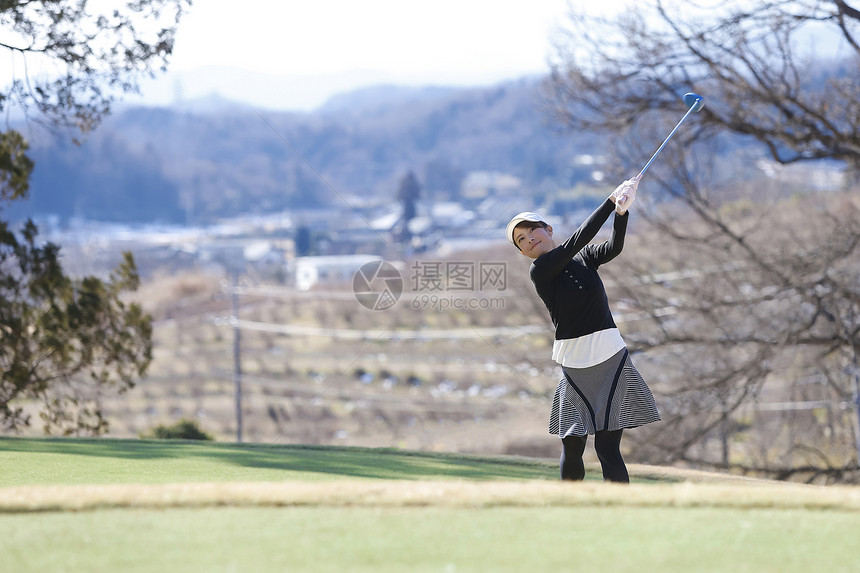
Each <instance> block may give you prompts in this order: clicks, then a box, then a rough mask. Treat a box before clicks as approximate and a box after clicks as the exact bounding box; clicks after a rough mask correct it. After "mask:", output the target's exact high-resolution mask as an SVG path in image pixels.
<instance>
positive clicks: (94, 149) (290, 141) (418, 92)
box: [12, 78, 581, 223]
mask: <svg viewBox="0 0 860 573" xmlns="http://www.w3.org/2000/svg"><path fill="white" fill-rule="evenodd" d="M577 147H581V146H579V145H571V143H570V139H569V136H561V135H559V133H557V130H555V129H553V128H552V127H551V126H550V125H549V124H548V120H547V114H546V113H545V111H544V110H543V109H542V107H541V101H540V97H539V79H537V78H525V79H522V80H518V81H514V82H508V83H504V84H500V85H497V86H492V87H488V88H468V89H465V88H463V89H461V88H402V87H397V86H380V87H376V88H369V89H365V90H358V91H357V92H353V93H350V94H343V95H340V96H337V97H335V98H332V100H331V101H330V102H328V103H327V104H326V105H324V106H323V107H322V108H321V109H320V110H318V111H316V112H313V113H296V112H273V111H258V110H255V109H252V108H250V107H248V106H244V105H242V104H235V105H231V102H228V101H226V100H219V99H217V98H205V101H201V102H198V104H197V105H195V104H194V102H188V101H186V102H182V103H181V104H179V105H177V106H176V107H125V108H121V109H118V110H117V111H115V113H114V114H113V115H112V116H110V117H108V118H107V119H106V121H105V122H104V124H103V125H102V126H100V127H99V128H98V129H97V130H96V131H95V132H94V133H92V134H90V135H89V137H88V138H87V139H86V141H85V142H84V143H83V145H81V146H74V145H72V144H70V143H68V140H67V139H65V138H63V137H56V136H50V135H47V134H44V133H39V132H35V133H34V135H32V136H31V154H32V157H33V159H34V160H35V162H36V170H35V172H34V176H33V180H32V185H31V199H30V200H29V201H27V202H26V203H25V204H21V205H15V206H14V209H13V211H12V213H13V214H14V215H16V216H32V215H37V214H38V215H45V214H53V215H56V216H59V217H60V218H62V219H65V218H69V217H85V218H89V219H96V220H105V221H120V222H150V221H164V222H183V221H185V222H189V223H205V222H208V221H211V220H214V219H218V218H222V217H229V216H236V215H237V214H241V213H264V212H268V211H273V210H288V209H291V208H303V207H313V206H323V205H326V204H332V203H334V202H337V201H339V200H341V199H340V198H341V197H345V196H360V197H365V198H373V197H379V198H385V197H391V196H393V194H394V193H395V192H396V186H397V182H398V181H399V179H400V178H401V177H403V175H404V174H405V173H406V172H408V171H410V170H412V171H414V172H415V173H416V175H417V176H418V178H419V180H420V181H421V183H422V185H423V186H424V187H425V190H426V192H427V193H428V194H430V195H434V196H437V197H442V196H444V197H446V198H452V199H456V198H457V195H458V193H459V188H458V186H459V183H460V182H461V181H462V179H463V177H465V175H466V174H468V173H469V172H472V171H499V172H506V173H511V174H513V175H515V176H517V177H520V178H521V179H522V180H523V181H524V184H525V185H526V186H529V187H534V188H537V187H538V186H540V185H541V184H542V183H544V182H546V181H551V182H552V183H553V184H554V185H565V184H570V174H569V173H566V170H567V169H568V168H569V165H570V162H571V159H572V157H573V154H574V153H575V150H576V148H577Z"/></svg>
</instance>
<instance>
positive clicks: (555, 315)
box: [529, 198, 629, 340]
mask: <svg viewBox="0 0 860 573" xmlns="http://www.w3.org/2000/svg"><path fill="white" fill-rule="evenodd" d="M614 209H615V204H614V203H613V202H612V201H611V200H610V199H608V198H607V199H606V200H605V201H604V202H603V204H602V205H600V207H598V208H597V209H596V210H595V211H594V212H593V213H592V214H591V215H589V217H588V219H586V220H585V222H583V223H582V225H580V227H579V228H578V229H577V230H576V231H575V232H574V233H573V234H572V235H571V236H570V238H568V239H567V240H566V241H565V242H564V243H562V244H561V245H559V246H557V247H556V248H554V249H553V250H551V251H549V252H548V253H544V254H543V255H541V256H539V257H538V258H537V259H535V260H534V261H533V262H532V265H531V268H530V269H529V276H530V277H531V280H532V282H533V283H534V285H535V290H536V291H537V294H538V296H540V298H541V300H543V302H544V304H545V305H546V308H547V310H549V313H550V316H551V318H552V323H553V325H554V326H555V339H556V340H563V339H569V338H577V337H580V336H585V335H588V334H593V333H595V332H598V331H600V330H605V329H608V328H617V327H616V325H615V320H614V319H613V318H612V313H611V312H610V310H609V301H608V300H607V297H606V289H605V288H604V286H603V281H602V280H600V276H599V275H598V274H597V268H598V267H599V266H600V265H602V264H604V263H607V262H609V261H611V260H612V259H614V258H615V257H616V256H618V254H619V253H620V252H621V249H622V248H623V247H624V235H625V233H626V232H627V220H628V218H629V217H628V215H627V213H625V214H624V215H618V214H616V215H615V220H614V222H613V227H612V236H611V237H610V238H609V240H607V241H605V242H603V243H601V244H597V245H590V244H589V242H590V241H591V240H592V239H594V237H595V235H597V232H598V231H599V230H600V228H601V227H602V226H603V223H605V222H606V220H607V219H608V218H609V215H610V214H611V213H612V212H613V211H614Z"/></svg>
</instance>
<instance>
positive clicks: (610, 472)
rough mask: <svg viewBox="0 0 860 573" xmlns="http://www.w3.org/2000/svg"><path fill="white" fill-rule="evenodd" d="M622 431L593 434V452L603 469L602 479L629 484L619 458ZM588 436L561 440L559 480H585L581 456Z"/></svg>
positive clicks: (622, 462)
mask: <svg viewBox="0 0 860 573" xmlns="http://www.w3.org/2000/svg"><path fill="white" fill-rule="evenodd" d="M622 432H624V430H613V431H611V432H610V431H606V430H604V431H601V432H597V433H596V434H594V450H595V451H596V452H597V458H598V459H599V460H600V466H601V467H602V468H603V479H605V480H606V481H615V482H622V483H629V482H630V476H629V475H627V466H626V465H624V458H622V457H621V434H622ZM587 441H588V436H567V437H566V438H562V439H561V445H562V450H561V459H560V460H559V466H560V467H561V479H564V480H582V479H585V464H583V463H582V454H583V452H585V443H586V442H587Z"/></svg>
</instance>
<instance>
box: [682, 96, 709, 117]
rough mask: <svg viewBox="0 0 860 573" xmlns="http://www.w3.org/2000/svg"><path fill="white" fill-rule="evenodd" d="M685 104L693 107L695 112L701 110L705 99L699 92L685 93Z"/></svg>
mask: <svg viewBox="0 0 860 573" xmlns="http://www.w3.org/2000/svg"><path fill="white" fill-rule="evenodd" d="M684 105H686V106H687V107H689V108H692V109H693V111H694V112H697V111H699V110H700V109H702V108H703V107H704V106H705V100H703V99H702V96H700V95H699V94H694V93H692V92H690V93H686V94H684Z"/></svg>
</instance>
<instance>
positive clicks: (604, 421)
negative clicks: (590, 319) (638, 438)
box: [549, 348, 660, 438]
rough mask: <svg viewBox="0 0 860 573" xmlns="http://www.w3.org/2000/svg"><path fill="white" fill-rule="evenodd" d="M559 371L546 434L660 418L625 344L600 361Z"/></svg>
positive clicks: (613, 427) (581, 433) (580, 433)
mask: <svg viewBox="0 0 860 573" xmlns="http://www.w3.org/2000/svg"><path fill="white" fill-rule="evenodd" d="M563 371H564V378H562V379H561V380H560V381H559V383H558V388H556V391H555V398H554V399H553V401H552V413H551V414H550V418H549V433H550V434H554V435H558V436H559V437H560V438H564V437H566V436H571V435H577V436H585V435H588V434H592V435H593V434H594V433H595V432H599V431H601V430H620V429H624V428H636V427H638V426H643V425H645V424H650V423H651V422H657V421H659V420H660V414H659V412H657V405H656V404H655V403H654V396H653V395H652V394H651V390H650V389H649V388H648V385H647V384H646V383H645V380H643V379H642V376H641V375H640V374H639V371H638V370H636V367H635V366H633V362H632V361H631V360H630V355H629V354H628V352H627V349H626V348H624V349H622V350H620V351H618V353H617V354H615V355H614V356H613V357H612V358H610V359H608V360H606V361H605V362H601V363H600V364H596V365H594V366H589V367H588V368H568V367H563Z"/></svg>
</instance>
